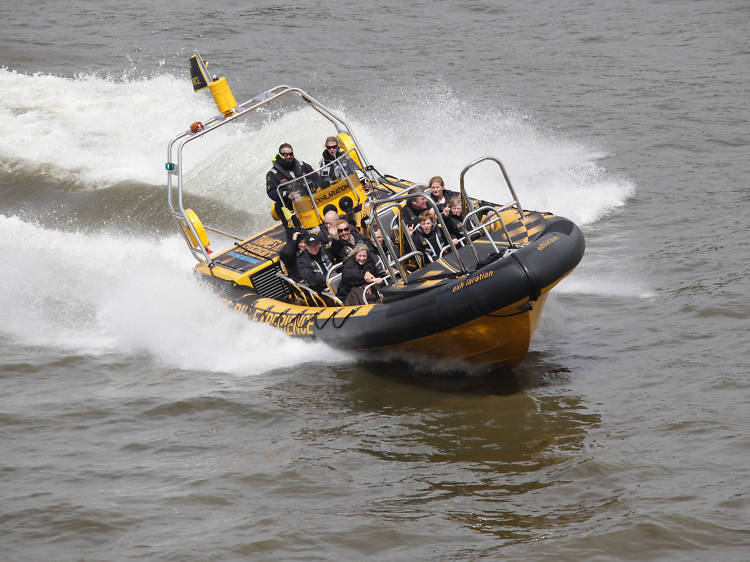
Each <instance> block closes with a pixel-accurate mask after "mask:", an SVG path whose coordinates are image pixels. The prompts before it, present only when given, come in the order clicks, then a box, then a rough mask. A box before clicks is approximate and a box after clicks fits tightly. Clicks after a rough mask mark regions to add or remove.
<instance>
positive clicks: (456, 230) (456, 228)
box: [443, 196, 464, 244]
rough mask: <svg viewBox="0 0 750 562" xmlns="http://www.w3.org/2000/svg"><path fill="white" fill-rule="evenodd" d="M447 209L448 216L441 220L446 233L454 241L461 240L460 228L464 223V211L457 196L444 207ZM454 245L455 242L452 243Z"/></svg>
mask: <svg viewBox="0 0 750 562" xmlns="http://www.w3.org/2000/svg"><path fill="white" fill-rule="evenodd" d="M445 208H446V209H448V215H447V216H446V217H445V218H444V219H443V220H444V221H445V226H447V227H448V232H449V233H450V235H451V236H452V237H453V238H454V239H458V238H462V237H463V232H462V231H461V227H462V226H463V223H464V215H463V212H464V209H463V207H462V206H461V199H460V198H459V197H458V196H455V197H453V198H452V199H451V200H450V201H448V204H447V205H446V206H445ZM454 244H455V242H454Z"/></svg>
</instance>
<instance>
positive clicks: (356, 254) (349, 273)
mask: <svg viewBox="0 0 750 562" xmlns="http://www.w3.org/2000/svg"><path fill="white" fill-rule="evenodd" d="M376 273H377V271H376V269H375V264H374V263H373V262H372V260H370V259H369V251H368V249H367V245H365V244H363V243H359V244H357V245H356V246H354V249H353V250H352V253H351V254H349V257H348V258H347V259H346V260H345V261H344V266H343V268H342V270H341V284H340V285H339V289H338V291H337V292H336V296H337V297H339V298H340V299H341V300H342V301H344V304H346V305H347V306H349V305H357V304H365V303H364V301H363V300H362V291H361V290H357V289H363V288H364V287H365V286H367V285H369V284H370V283H377V284H378V285H382V284H383V278H382V277H378V276H377V275H376ZM374 296H375V295H374V293H372V297H374ZM369 299H370V296H369V295H368V300H369Z"/></svg>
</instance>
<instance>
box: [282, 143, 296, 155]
mask: <svg viewBox="0 0 750 562" xmlns="http://www.w3.org/2000/svg"><path fill="white" fill-rule="evenodd" d="M282 148H292V145H291V144H289V143H288V142H285V143H283V144H280V145H279V153H281V149H282ZM292 152H294V149H293V148H292Z"/></svg>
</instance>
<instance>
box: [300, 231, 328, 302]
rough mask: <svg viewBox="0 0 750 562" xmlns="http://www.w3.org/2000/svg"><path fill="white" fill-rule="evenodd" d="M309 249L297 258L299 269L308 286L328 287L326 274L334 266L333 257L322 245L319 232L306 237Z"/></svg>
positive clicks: (319, 288)
mask: <svg viewBox="0 0 750 562" xmlns="http://www.w3.org/2000/svg"><path fill="white" fill-rule="evenodd" d="M305 243H306V244H307V249H306V250H305V251H304V252H302V253H301V254H300V255H299V257H298V258H297V271H298V272H299V276H300V277H301V278H302V280H303V281H304V282H305V283H307V286H308V287H310V288H311V289H314V290H316V291H322V290H324V289H325V288H326V276H327V275H328V271H330V269H331V268H332V267H333V258H332V257H331V255H330V254H329V253H328V251H327V250H325V249H324V248H322V247H321V243H322V240H321V239H320V238H319V237H318V235H317V234H308V235H307V238H305Z"/></svg>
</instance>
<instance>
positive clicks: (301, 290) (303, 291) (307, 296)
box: [276, 271, 328, 306]
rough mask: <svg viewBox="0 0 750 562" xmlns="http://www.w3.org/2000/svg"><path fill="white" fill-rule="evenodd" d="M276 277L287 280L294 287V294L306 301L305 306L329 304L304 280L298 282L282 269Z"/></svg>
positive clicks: (301, 300) (303, 301)
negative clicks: (282, 271)
mask: <svg viewBox="0 0 750 562" xmlns="http://www.w3.org/2000/svg"><path fill="white" fill-rule="evenodd" d="M276 277H278V278H279V279H282V280H284V281H286V283H288V284H289V286H290V287H291V288H292V292H293V294H294V296H296V297H297V299H298V300H299V301H300V302H302V303H304V304H305V306H328V303H327V302H326V300H325V299H324V298H323V296H321V295H319V294H318V293H317V292H316V291H315V290H313V289H312V288H311V287H309V286H308V285H307V284H306V283H304V282H302V281H300V282H297V281H295V280H294V279H292V278H291V277H289V276H288V275H284V274H283V273H281V272H280V271H279V272H277V273H276Z"/></svg>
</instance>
